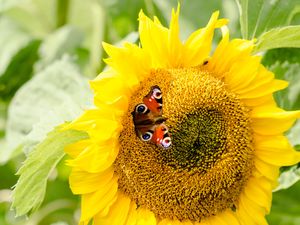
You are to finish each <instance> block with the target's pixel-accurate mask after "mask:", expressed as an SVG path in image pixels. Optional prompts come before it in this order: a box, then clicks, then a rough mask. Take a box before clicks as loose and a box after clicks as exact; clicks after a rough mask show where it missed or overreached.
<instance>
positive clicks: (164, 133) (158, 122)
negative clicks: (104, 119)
mask: <svg viewBox="0 0 300 225" xmlns="http://www.w3.org/2000/svg"><path fill="white" fill-rule="evenodd" d="M162 106H163V102H162V92H161V89H160V88H159V86H157V85H155V86H152V87H151V89H150V91H149V93H148V94H147V95H146V96H145V97H144V98H143V103H140V104H137V105H136V106H135V107H134V111H133V112H132V113H131V114H132V116H133V123H134V126H135V133H136V135H137V136H138V137H139V138H140V139H141V140H142V141H150V142H152V143H154V144H156V145H158V146H161V147H163V148H169V147H170V146H171V144H172V141H171V137H170V135H169V133H168V127H167V126H166V125H165V123H164V122H165V121H166V118H164V117H163V116H162V113H163V110H162Z"/></svg>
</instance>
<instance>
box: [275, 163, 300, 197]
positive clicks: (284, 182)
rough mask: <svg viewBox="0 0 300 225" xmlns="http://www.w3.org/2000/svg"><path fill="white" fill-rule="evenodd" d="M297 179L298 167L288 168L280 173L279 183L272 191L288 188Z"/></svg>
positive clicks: (299, 176) (298, 175) (299, 170)
mask: <svg viewBox="0 0 300 225" xmlns="http://www.w3.org/2000/svg"><path fill="white" fill-rule="evenodd" d="M299 180H300V168H299V167H298V166H293V167H291V168H290V169H289V170H287V171H284V172H282V173H281V174H280V177H279V185H278V187H277V188H276V189H275V190H274V191H279V190H282V189H288V188H289V187H291V186H292V185H293V184H295V183H296V182H297V181H299Z"/></svg>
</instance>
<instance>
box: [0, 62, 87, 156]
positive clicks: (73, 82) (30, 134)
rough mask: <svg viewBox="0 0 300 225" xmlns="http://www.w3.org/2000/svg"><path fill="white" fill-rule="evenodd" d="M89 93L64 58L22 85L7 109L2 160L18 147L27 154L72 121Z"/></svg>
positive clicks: (75, 67) (73, 67) (74, 67)
mask: <svg viewBox="0 0 300 225" xmlns="http://www.w3.org/2000/svg"><path fill="white" fill-rule="evenodd" d="M91 95H92V93H91V90H90V89H89V86H88V82H87V79H85V78H84V77H83V76H82V75H81V73H80V71H79V69H78V67H77V66H76V65H75V64H74V63H73V62H72V60H70V58H68V57H64V58H63V59H61V60H59V61H55V62H54V63H52V64H51V65H49V66H47V67H46V68H45V69H43V70H42V71H40V72H39V73H37V74H35V76H34V77H33V78H32V79H31V80H30V81H28V82H27V83H26V84H25V85H23V86H22V87H21V88H20V89H19V90H18V91H17V93H16V95H15V96H14V98H13V100H12V102H11V104H10V105H9V109H8V118H7V123H6V136H5V139H6V142H7V148H6V149H1V150H0V151H1V152H2V155H3V154H5V155H6V157H4V158H5V159H7V160H8V159H9V158H10V155H11V154H12V153H13V152H14V149H17V148H18V147H19V146H20V145H22V146H23V151H24V152H25V153H28V152H30V151H31V149H32V148H33V147H34V146H35V145H36V144H37V143H39V142H40V141H42V140H43V139H44V138H45V137H46V134H47V133H48V132H50V131H51V130H52V129H53V128H54V127H55V126H58V125H59V124H62V123H64V122H65V121H72V120H73V119H75V118H76V117H78V116H79V115H80V114H81V113H82V112H83V110H84V108H86V107H87V105H89V104H90V101H91V99H92V97H91Z"/></svg>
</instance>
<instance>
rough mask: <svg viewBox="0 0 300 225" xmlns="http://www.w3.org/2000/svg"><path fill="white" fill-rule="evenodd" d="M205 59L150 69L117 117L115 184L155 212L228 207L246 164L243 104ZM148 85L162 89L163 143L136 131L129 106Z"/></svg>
mask: <svg viewBox="0 0 300 225" xmlns="http://www.w3.org/2000/svg"><path fill="white" fill-rule="evenodd" d="M205 67H206V66H205V65H204V66H201V67H196V68H185V69H156V70H153V71H152V72H151V73H150V74H149V76H148V78H147V79H145V80H144V81H143V82H141V84H140V85H139V87H138V89H137V90H136V91H135V93H134V94H133V95H132V97H131V99H130V101H129V109H128V112H127V114H126V115H125V116H124V117H123V120H122V125H123V130H122V132H121V134H120V137H119V143H120V151H119V154H118V157H117V159H116V161H115V164H114V169H115V172H116V173H117V174H118V176H119V180H118V183H119V189H120V190H121V191H122V192H124V193H125V194H127V195H129V196H130V198H131V199H133V200H134V201H135V202H136V203H137V205H138V206H143V207H145V208H148V209H149V210H151V211H152V212H154V214H155V215H156V216H157V218H161V219H163V218H169V219H178V220H180V221H183V220H191V221H195V222H196V221H198V222H199V221H201V220H202V219H204V218H206V217H209V216H212V215H216V214H217V213H219V212H222V211H224V210H226V209H234V208H235V207H236V205H237V201H238V198H239V195H240V193H241V191H242V190H243V188H244V186H245V183H246V181H247V180H248V178H249V177H250V175H251V171H252V169H253V157H254V153H253V139H252V136H253V135H252V130H251V121H250V119H249V112H250V111H249V109H248V108H247V107H245V106H244V105H243V104H242V102H241V101H240V100H239V98H238V96H236V95H235V94H233V93H231V92H230V91H229V90H228V89H227V87H226V85H225V84H224V82H222V81H221V80H219V79H217V78H215V76H214V74H213V73H211V72H210V71H208V70H206V69H205ZM154 85H158V86H159V87H160V88H161V90H162V98H163V116H164V117H165V118H167V119H166V121H165V124H166V125H167V127H168V128H169V133H170V136H171V139H172V146H171V147H170V148H162V147H159V146H156V145H155V144H152V143H150V142H143V141H141V140H140V139H139V138H138V137H137V136H136V133H135V128H134V124H133V120H132V116H131V111H132V110H133V109H134V107H135V105H136V104H139V103H141V102H142V99H143V97H144V96H145V95H146V94H147V93H148V92H149V89H150V87H151V86H154Z"/></svg>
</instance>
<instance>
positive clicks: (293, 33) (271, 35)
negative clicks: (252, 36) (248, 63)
mask: <svg viewBox="0 0 300 225" xmlns="http://www.w3.org/2000/svg"><path fill="white" fill-rule="evenodd" d="M286 47H294V48H300V26H286V27H281V28H274V29H272V30H270V31H267V32H265V33H263V34H262V35H261V36H260V37H259V38H258V42H257V44H256V48H255V50H254V51H255V52H260V51H266V50H268V49H272V48H286Z"/></svg>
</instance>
